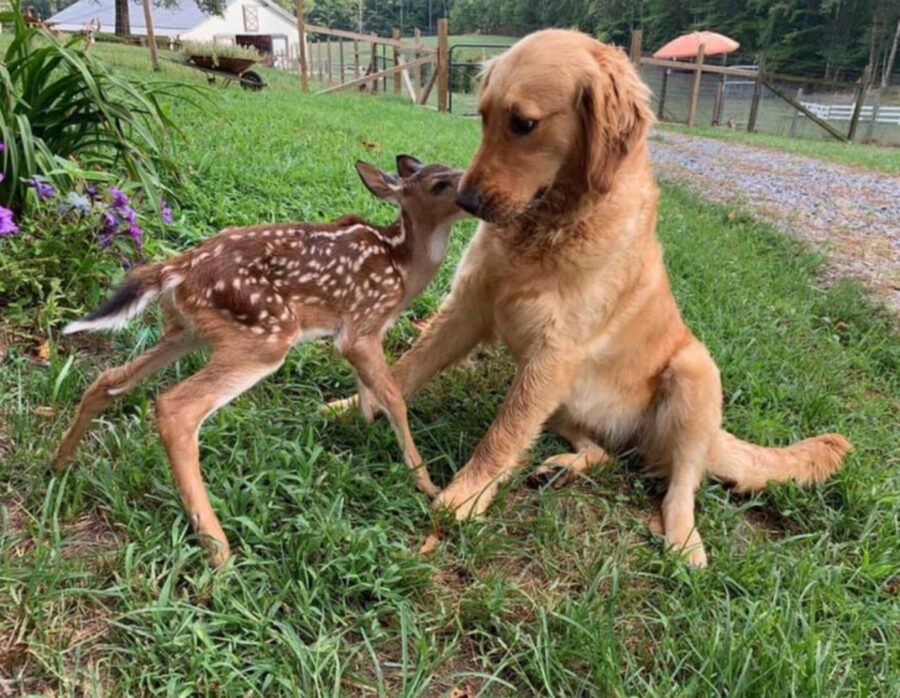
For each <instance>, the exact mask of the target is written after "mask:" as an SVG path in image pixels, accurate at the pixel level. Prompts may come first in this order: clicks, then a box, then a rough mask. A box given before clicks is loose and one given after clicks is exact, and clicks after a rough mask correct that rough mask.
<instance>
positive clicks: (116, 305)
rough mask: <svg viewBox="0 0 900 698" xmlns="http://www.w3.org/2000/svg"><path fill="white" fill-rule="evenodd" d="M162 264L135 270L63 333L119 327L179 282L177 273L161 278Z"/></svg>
mask: <svg viewBox="0 0 900 698" xmlns="http://www.w3.org/2000/svg"><path fill="white" fill-rule="evenodd" d="M162 266H163V265H162V264H147V265H144V266H142V267H139V268H137V269H135V270H134V271H133V272H131V273H130V274H129V275H128V276H126V277H125V280H124V281H123V282H122V283H121V284H119V287H118V288H117V289H116V290H115V291H114V292H113V294H112V295H111V296H110V297H109V298H107V299H106V300H105V301H103V303H101V304H100V305H99V306H98V307H97V308H95V309H94V310H92V311H91V312H90V313H88V314H87V315H85V316H84V317H83V318H81V320H76V321H75V322H70V323H69V324H68V325H66V326H65V327H64V328H63V334H72V333H73V332H84V331H88V332H96V331H97V330H113V331H115V330H120V329H122V328H123V327H124V326H125V323H126V322H128V320H129V318H132V317H134V316H135V315H138V314H140V313H141V312H142V311H143V310H144V308H146V307H147V304H148V303H149V302H150V301H151V300H153V299H154V298H155V297H156V296H158V295H159V294H160V293H162V292H163V291H164V290H167V289H169V288H173V287H175V286H177V285H178V284H179V283H181V281H182V277H181V276H180V275H179V274H169V275H167V276H166V277H165V278H164V277H163V273H162Z"/></svg>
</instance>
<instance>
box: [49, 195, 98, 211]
mask: <svg viewBox="0 0 900 698" xmlns="http://www.w3.org/2000/svg"><path fill="white" fill-rule="evenodd" d="M90 210H91V201H90V199H88V198H87V197H86V196H85V195H84V194H79V193H78V192H77V191H70V192H69V194H68V196H66V200H65V201H64V202H63V203H61V204H60V205H59V206H58V207H57V211H59V212H60V213H68V212H69V211H77V212H78V213H80V214H82V215H83V214H85V213H87V212H88V211H90Z"/></svg>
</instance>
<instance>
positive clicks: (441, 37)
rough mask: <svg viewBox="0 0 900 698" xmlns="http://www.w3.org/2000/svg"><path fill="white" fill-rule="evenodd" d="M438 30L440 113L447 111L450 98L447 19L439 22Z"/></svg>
mask: <svg viewBox="0 0 900 698" xmlns="http://www.w3.org/2000/svg"><path fill="white" fill-rule="evenodd" d="M437 30H438V61H437V70H438V111H447V105H448V102H449V97H450V41H449V36H448V32H447V18H446V17H441V18H440V19H439V20H438V22H437Z"/></svg>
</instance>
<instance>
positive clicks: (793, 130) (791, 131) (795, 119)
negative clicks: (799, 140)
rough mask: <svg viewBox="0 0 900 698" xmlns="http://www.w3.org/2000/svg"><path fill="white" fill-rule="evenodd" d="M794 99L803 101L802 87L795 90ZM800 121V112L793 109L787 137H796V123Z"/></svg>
mask: <svg viewBox="0 0 900 698" xmlns="http://www.w3.org/2000/svg"><path fill="white" fill-rule="evenodd" d="M795 99H796V100H797V101H798V102H802V101H803V86H802V85H801V86H800V87H798V88H797V96H796V97H795ZM799 120H800V110H799V109H795V110H794V115H793V116H792V117H791V127H790V128H789V129H788V135H789V136H791V137H792V138H793V137H794V136H796V135H797V122H798V121H799Z"/></svg>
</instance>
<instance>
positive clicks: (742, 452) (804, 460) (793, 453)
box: [708, 429, 852, 492]
mask: <svg viewBox="0 0 900 698" xmlns="http://www.w3.org/2000/svg"><path fill="white" fill-rule="evenodd" d="M851 448H852V445H851V444H850V442H849V441H847V439H845V438H844V437H843V436H841V435H840V434H821V435H819V436H813V437H812V438H809V439H804V440H803V441H798V442H797V443H795V444H792V445H791V446H786V447H784V448H767V447H765V446H757V445H756V444H751V443H747V442H746V441H742V440H741V439H739V438H737V437H736V436H733V435H732V434H729V433H728V432H727V431H725V430H724V429H721V430H719V433H718V435H717V436H716V438H715V439H714V441H713V444H712V447H711V448H710V451H709V456H708V463H709V466H708V472H709V474H710V475H711V476H712V477H714V478H716V479H717V480H721V481H723V482H729V483H733V484H734V485H735V489H736V490H737V491H738V492H753V491H757V490H762V489H765V487H766V484H767V483H769V482H772V481H774V482H787V481H789V480H793V481H794V482H796V483H797V484H799V485H810V484H813V483H818V482H824V481H825V480H827V479H828V478H829V477H830V476H831V475H832V473H834V472H835V471H837V470H838V469H839V468H840V467H841V463H842V461H843V459H844V455H845V454H846V453H847V451H849V450H850V449H851Z"/></svg>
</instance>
